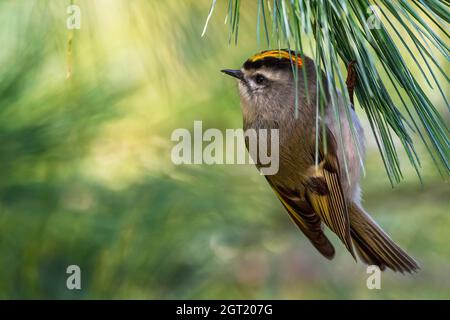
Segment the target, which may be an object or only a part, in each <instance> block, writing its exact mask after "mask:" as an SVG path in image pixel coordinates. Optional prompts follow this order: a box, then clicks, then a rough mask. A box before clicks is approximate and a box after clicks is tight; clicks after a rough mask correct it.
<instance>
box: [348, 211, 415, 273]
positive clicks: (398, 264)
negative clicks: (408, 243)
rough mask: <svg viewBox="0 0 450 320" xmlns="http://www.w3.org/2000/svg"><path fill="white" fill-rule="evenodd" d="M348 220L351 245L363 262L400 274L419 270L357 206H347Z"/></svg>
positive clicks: (411, 259) (412, 260) (410, 258)
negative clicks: (353, 245) (352, 244)
mask: <svg viewBox="0 0 450 320" xmlns="http://www.w3.org/2000/svg"><path fill="white" fill-rule="evenodd" d="M349 218H350V227H351V236H352V239H353V243H354V244H355V247H356V251H357V252H358V254H359V256H360V258H361V260H362V261H363V262H365V263H367V264H370V265H377V266H379V267H380V269H382V270H384V269H385V268H386V267H388V268H390V269H392V270H394V271H399V272H401V273H403V272H413V271H417V270H418V269H420V267H419V265H418V263H417V262H416V261H415V260H414V259H413V258H412V257H410V256H409V255H408V254H407V253H406V252H405V251H403V250H402V249H401V248H400V247H399V246H398V245H397V244H396V243H395V242H394V241H393V240H392V239H391V238H390V237H389V236H388V235H387V234H386V233H385V232H384V231H383V230H382V229H381V227H380V226H378V224H377V223H376V222H375V221H373V220H372V218H371V217H370V216H369V215H368V214H367V213H365V212H364V210H363V209H362V208H360V207H359V206H358V205H356V204H352V205H350V206H349Z"/></svg>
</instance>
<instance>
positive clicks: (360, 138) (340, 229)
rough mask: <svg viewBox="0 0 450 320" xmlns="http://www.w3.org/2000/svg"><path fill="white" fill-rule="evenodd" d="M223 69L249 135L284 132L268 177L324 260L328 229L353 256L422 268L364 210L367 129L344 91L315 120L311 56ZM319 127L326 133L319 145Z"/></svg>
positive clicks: (276, 56) (283, 55) (288, 55)
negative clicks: (237, 96)
mask: <svg viewBox="0 0 450 320" xmlns="http://www.w3.org/2000/svg"><path fill="white" fill-rule="evenodd" d="M293 66H294V68H297V70H298V73H297V76H295V75H294V74H295V73H294V72H293V70H294V68H293ZM221 71H222V72H224V73H226V74H227V75H230V76H232V77H234V78H236V79H237V80H238V87H239V94H240V100H241V109H242V114H243V120H244V130H247V129H255V130H259V129H278V134H279V170H278V172H277V173H276V174H274V175H267V176H266V179H267V181H268V182H269V184H270V186H271V187H272V189H273V190H274V192H275V194H276V195H277V197H278V198H279V200H280V201H281V203H282V205H283V206H284V208H285V209H286V210H287V212H288V213H289V215H290V217H291V218H292V220H293V221H294V222H295V224H296V225H297V226H298V227H299V228H300V230H301V231H302V232H303V233H304V234H305V235H306V237H307V238H308V239H309V240H310V241H311V243H312V244H313V245H314V247H315V248H316V249H317V250H318V251H319V252H320V253H321V254H322V255H324V256H325V257H326V258H328V259H330V260H331V259H333V257H334V254H335V250H334V247H333V245H332V244H331V242H330V240H329V239H328V238H327V236H326V235H325V234H324V232H323V224H325V225H326V226H327V227H328V228H329V229H331V231H333V232H334V233H335V234H336V235H337V236H338V237H339V239H340V240H341V241H342V242H343V243H344V245H345V247H346V248H347V250H348V251H349V252H350V253H351V255H352V256H353V257H354V258H355V259H356V255H355V252H357V253H358V255H359V257H360V259H361V260H362V261H363V262H365V263H366V264H369V265H377V266H379V267H380V269H381V270H384V269H385V268H386V267H388V268H390V269H392V270H394V271H399V272H402V273H403V272H412V271H416V270H418V269H420V267H419V265H418V263H417V262H416V261H415V260H414V259H413V258H412V257H410V256H409V255H408V254H407V253H406V252H405V251H403V250H402V249H401V248H400V247H399V246H398V245H397V244H395V243H394V241H392V239H391V238H390V237H389V236H388V235H387V234H386V233H385V232H384V231H383V230H382V229H381V227H380V226H379V225H378V224H377V223H376V222H375V221H374V220H372V218H371V217H370V216H369V215H368V214H367V213H366V212H365V211H364V209H363V208H362V206H361V191H360V187H359V180H360V175H361V162H360V161H362V160H361V158H363V157H364V153H365V147H364V132H363V128H362V126H361V124H360V122H359V120H358V118H357V115H356V113H355V112H354V110H353V105H352V104H351V105H350V106H348V105H346V104H345V102H344V101H345V100H344V98H343V96H342V94H341V93H339V91H338V90H336V91H335V92H336V95H337V98H338V99H337V101H336V99H335V100H334V101H335V104H334V105H335V106H337V107H332V101H331V98H330V97H329V94H327V96H326V97H324V101H325V106H324V108H323V113H321V116H319V118H318V119H317V105H316V99H317V98H318V94H317V86H316V81H317V79H318V76H317V74H316V66H315V63H314V61H313V60H312V59H311V58H308V57H306V56H304V55H299V54H296V53H295V52H294V51H289V50H270V51H263V52H261V53H258V54H256V55H254V56H252V57H251V58H249V59H248V60H247V61H246V62H245V63H244V64H243V66H242V68H241V69H239V70H230V69H226V70H221ZM319 73H320V78H319V79H320V80H321V83H322V85H323V86H325V92H327V93H328V87H327V81H326V78H325V76H324V74H323V72H322V71H319ZM304 74H306V77H305V76H304ZM305 80H306V84H305ZM295 81H297V85H296V84H295ZM347 84H348V82H347ZM306 90H307V92H306ZM307 93H308V94H307ZM296 94H297V95H298V96H297V98H298V100H297V103H296ZM351 101H352V100H351ZM296 106H297V107H298V116H297V117H296V116H295V109H296ZM337 113H339V115H340V116H339V117H337V116H336V115H337ZM346 114H349V115H350V116H346ZM337 119H340V120H337ZM348 119H350V121H351V122H352V125H353V128H354V130H355V132H356V137H357V138H356V139H354V136H355V135H352V131H351V127H350V124H349V121H348ZM316 120H318V121H317V123H316ZM317 124H318V125H317ZM316 128H318V130H319V132H320V134H318V135H317V137H318V138H317V141H316ZM356 143H358V144H359V150H360V153H359V154H358V151H357V150H358V149H357V146H356ZM316 147H317V149H316ZM247 148H248V144H247ZM316 150H318V152H316ZM249 151H250V150H249ZM360 155H361V156H360ZM316 156H317V159H316ZM344 157H345V158H344ZM344 161H346V164H347V170H345V168H344ZM255 162H256V165H257V166H259V167H260V166H261V164H260V163H259V162H258V161H255Z"/></svg>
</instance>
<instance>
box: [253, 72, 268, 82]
mask: <svg viewBox="0 0 450 320" xmlns="http://www.w3.org/2000/svg"><path fill="white" fill-rule="evenodd" d="M266 80H267V79H266V77H264V76H263V75H262V74H257V75H256V76H255V82H256V83H257V84H263V83H264V82H266Z"/></svg>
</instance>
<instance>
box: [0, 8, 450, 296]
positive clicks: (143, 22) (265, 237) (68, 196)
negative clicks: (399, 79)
mask: <svg viewBox="0 0 450 320" xmlns="http://www.w3.org/2000/svg"><path fill="white" fill-rule="evenodd" d="M225 2H226V1H219V2H218V4H217V7H216V11H215V12H214V15H213V18H212V20H211V22H210V25H209V29H208V31H207V33H206V36H205V37H203V38H201V37H200V35H201V32H202V29H203V25H204V21H205V18H206V16H207V14H208V10H209V6H210V1H209V0H202V1H194V0H192V1H175V0H170V1H152V0H133V1H128V0H95V1H92V0H85V1H81V0H80V1H75V4H77V5H79V6H80V8H81V19H82V20H81V29H80V30H75V31H74V33H73V40H72V57H71V58H69V57H68V55H69V54H68V51H69V50H68V39H69V37H70V32H69V30H67V28H66V19H67V17H68V15H67V13H66V7H67V5H68V4H69V1H52V0H41V1H37V0H36V1H35V0H27V1H12V0H10V1H8V0H3V1H0V44H1V45H0V47H1V48H0V69H1V71H0V298H2V299H9V298H25V299H35V298H51V299H63V298H69V299H89V298H105V299H110V298H115V299H166V298H175V299H178V298H188V299H197V298H212V299H217V298H223V299H231V298H238V299H315V298H324V299H332V298H338V299H383V298H388V299H404V298H406V299H408V298H424V299H431V298H437V299H444V298H447V299H449V298H450V249H449V248H450V229H449V228H450V212H449V211H450V200H449V196H450V192H449V191H450V189H449V186H448V183H446V182H444V181H443V179H442V178H441V177H440V176H439V175H438V174H437V173H436V170H435V168H434V167H433V164H432V161H431V160H430V157H429V156H428V155H427V154H426V152H425V148H424V147H423V146H420V145H418V146H417V148H418V150H419V152H420V154H421V159H422V164H423V169H422V171H421V172H422V174H423V179H424V184H423V185H421V184H420V182H419V180H418V178H417V176H416V174H415V172H414V170H413V169H412V168H411V167H410V165H409V164H408V162H407V159H406V157H405V156H404V154H402V153H400V156H401V158H402V162H403V168H404V171H403V173H404V176H405V181H404V182H402V183H401V184H400V185H398V186H396V187H395V188H394V189H393V188H391V186H390V183H389V180H388V179H387V176H386V174H385V171H384V168H383V165H382V161H381V159H380V157H379V155H378V152H377V149H376V146H375V143H374V140H373V137H372V135H371V133H370V129H369V127H368V126H366V127H367V130H366V133H367V139H368V144H369V146H370V147H369V153H368V157H367V175H366V177H364V179H363V182H362V184H363V190H364V205H365V207H366V209H367V211H368V212H370V213H371V214H372V215H373V217H374V218H375V219H376V220H377V221H378V222H379V223H380V224H381V225H382V226H383V227H384V229H385V230H386V231H388V233H390V234H391V235H392V236H393V238H394V239H395V240H396V241H397V242H398V243H399V244H401V246H402V247H403V248H405V249H407V251H408V252H409V253H410V254H411V255H413V256H414V257H416V258H417V259H418V260H419V261H420V263H421V265H422V269H423V270H422V271H420V272H419V273H417V274H413V275H401V274H395V273H392V272H386V273H383V275H382V282H381V290H368V289H367V287H366V279H367V277H368V275H367V274H366V268H365V267H364V266H363V265H362V264H356V263H355V262H354V261H353V259H352V258H351V256H350V255H349V254H348V253H347V252H346V251H345V249H344V247H343V246H342V245H341V244H340V243H339V242H338V241H337V238H336V237H334V236H331V237H332V239H333V242H334V244H335V247H336V249H337V254H336V257H335V259H334V260H333V261H332V262H329V261H328V260H326V259H324V258H322V257H321V256H320V255H319V254H318V253H317V252H316V251H315V249H314V248H313V247H312V246H311V245H310V244H309V242H308V241H307V240H306V238H305V237H304V236H303V235H302V234H301V233H300V232H299V230H297V228H296V227H295V226H294V224H293V223H292V222H291V221H290V220H289V218H288V216H287V214H286V213H285V212H284V211H283V209H282V207H281V205H280V203H279V202H278V200H277V199H276V198H275V196H274V195H273V194H272V191H271V190H270V187H269V186H268V185H267V184H266V182H265V179H264V178H263V177H262V176H260V175H259V174H258V172H257V170H256V169H255V168H254V167H252V166H236V165H212V166H208V165H195V166H194V165H191V166H189V165H182V166H175V165H173V164H172V162H171V160H170V152H171V149H172V147H173V146H174V145H175V143H174V142H171V141H170V135H171V133H172V131H173V130H174V129H176V128H188V129H189V130H192V128H193V121H194V120H202V121H203V127H204V129H206V128H209V127H211V128H219V129H221V130H224V129H225V128H240V127H241V126H242V119H241V114H240V109H239V102H238V96H237V92H236V88H235V84H234V83H233V81H231V80H230V79H229V78H226V77H224V76H223V75H222V74H221V73H220V72H219V70H220V69H222V68H224V67H230V68H233V67H238V66H239V65H240V64H241V63H242V62H243V61H244V60H245V59H246V58H247V57H248V56H250V55H251V54H253V53H255V52H256V51H260V50H263V49H266V48H267V46H266V44H265V43H261V44H258V43H257V41H256V35H255V29H256V23H255V22H256V6H255V4H254V3H253V2H252V1H245V2H244V1H243V4H242V8H241V18H240V28H239V42H238V45H237V46H235V45H234V44H231V45H229V44H228V27H227V26H226V25H224V23H223V21H224V18H225V13H226V3H225ZM68 65H70V66H71V69H72V75H71V77H70V78H67V72H68V68H69V67H68ZM442 66H443V68H445V70H447V71H448V70H449V64H448V62H447V61H444V60H443V61H442ZM413 70H414V72H415V75H416V76H417V77H418V81H419V83H420V84H421V85H423V86H425V81H424V80H423V79H422V78H421V77H420V73H419V72H418V71H417V70H415V69H414V68H413ZM443 86H444V90H445V91H446V92H447V93H448V91H449V90H448V89H449V86H448V83H446V81H444V80H443ZM426 90H427V92H429V94H430V97H431V98H432V99H433V102H434V103H435V105H436V107H437V108H439V109H440V110H444V109H445V106H444V101H443V99H442V98H440V97H439V95H438V94H437V93H436V92H434V91H431V90H430V89H428V88H427V89H426ZM357 107H358V106H357ZM443 114H444V117H445V118H446V119H447V120H449V115H448V112H447V111H445V112H444V111H443ZM360 116H361V118H362V120H363V121H364V123H366V124H367V122H365V117H364V114H363V113H360ZM447 123H448V122H447ZM399 150H400V151H401V148H399ZM71 264H76V265H79V266H80V268H81V272H82V290H79V291H77V290H75V291H70V290H68V289H67V288H66V279H67V276H68V275H67V274H66V268H67V266H68V265H71Z"/></svg>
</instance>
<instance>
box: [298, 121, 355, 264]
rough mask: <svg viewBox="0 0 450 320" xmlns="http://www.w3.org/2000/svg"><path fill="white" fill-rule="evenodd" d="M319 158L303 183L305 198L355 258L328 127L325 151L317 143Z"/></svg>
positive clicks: (334, 152) (336, 160) (337, 164)
mask: <svg viewBox="0 0 450 320" xmlns="http://www.w3.org/2000/svg"><path fill="white" fill-rule="evenodd" d="M319 143H320V146H319V150H320V154H319V160H320V163H319V165H318V166H317V167H316V166H314V167H312V168H311V170H310V173H309V177H308V179H307V180H306V182H305V188H306V199H307V200H308V202H309V204H310V205H311V207H312V208H313V210H314V212H315V213H317V215H318V216H319V217H320V219H321V220H322V221H323V222H324V223H325V224H326V225H327V226H328V227H329V228H330V229H331V230H332V231H333V232H334V233H336V235H337V236H338V237H339V238H340V239H341V241H342V242H343V243H344V244H345V246H346V247H347V249H348V251H349V252H350V253H351V254H352V256H353V257H355V253H354V251H353V245H352V241H351V236H350V220H349V215H348V209H347V203H346V199H345V196H344V193H343V191H342V185H341V181H340V176H339V175H340V171H339V162H338V157H337V145H336V141H335V139H334V137H333V134H332V133H331V131H330V130H328V129H327V130H326V145H327V150H326V152H325V150H323V149H324V148H323V143H321V142H319Z"/></svg>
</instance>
